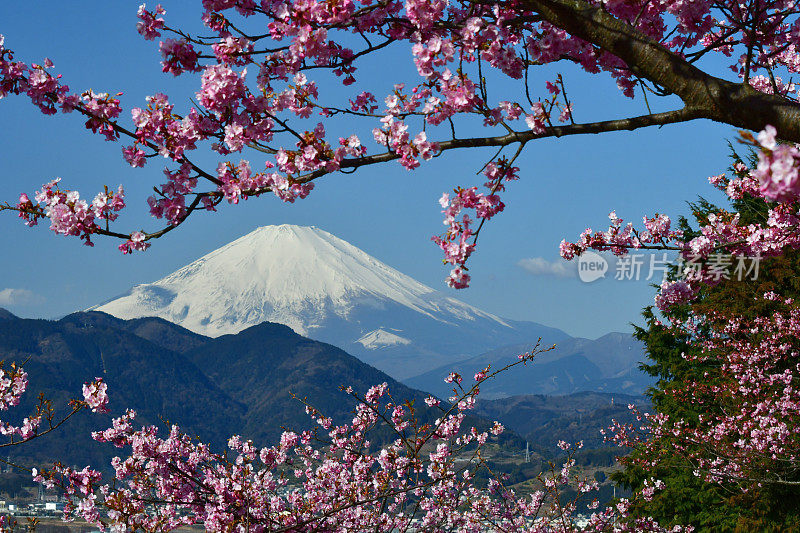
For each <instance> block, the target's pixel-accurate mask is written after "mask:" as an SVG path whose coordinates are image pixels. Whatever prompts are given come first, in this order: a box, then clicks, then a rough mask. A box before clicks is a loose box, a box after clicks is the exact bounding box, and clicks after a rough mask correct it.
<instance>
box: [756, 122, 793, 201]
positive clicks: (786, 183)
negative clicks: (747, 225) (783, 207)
mask: <svg viewBox="0 0 800 533" xmlns="http://www.w3.org/2000/svg"><path fill="white" fill-rule="evenodd" d="M776 134H777V131H776V130H775V128H774V127H772V126H767V127H766V128H765V129H764V131H762V132H761V133H759V134H758V143H759V144H760V145H761V150H760V151H759V153H758V166H757V167H756V170H755V172H753V176H754V177H755V178H756V179H757V180H758V182H759V184H760V187H761V191H760V192H761V195H762V196H763V197H764V198H768V199H770V200H774V201H776V202H792V201H796V200H797V199H798V198H799V197H800V178H798V175H797V170H798V166H799V165H800V150H798V149H797V147H796V146H792V145H789V144H778V142H777V141H776V139H775V135H776Z"/></svg>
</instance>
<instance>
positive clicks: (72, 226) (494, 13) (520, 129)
mask: <svg viewBox="0 0 800 533" xmlns="http://www.w3.org/2000/svg"><path fill="white" fill-rule="evenodd" d="M199 14H200V15H201V16H202V20H203V23H204V25H205V26H206V28H207V30H208V32H210V35H211V36H204V37H200V36H197V35H192V34H189V33H187V32H186V31H184V30H182V29H181V28H179V27H173V26H171V25H170V24H169V22H168V19H169V17H168V14H167V13H166V11H165V10H164V8H162V7H161V6H160V5H157V6H151V7H150V8H148V7H147V6H145V5H142V6H141V7H140V8H139V10H138V13H137V14H136V16H137V22H136V23H137V29H138V31H139V33H140V34H141V35H142V37H143V38H144V39H149V40H159V49H160V51H161V54H162V62H161V68H162V70H163V71H164V72H165V73H170V74H173V75H175V76H179V75H182V76H183V75H196V76H198V77H199V87H198V90H197V92H196V94H195V104H194V105H192V106H185V107H179V106H176V104H174V103H172V102H171V101H170V98H169V96H168V95H165V94H162V93H160V92H158V91H157V90H154V91H153V94H152V95H151V96H150V97H148V98H147V102H146V103H145V105H143V106H142V107H140V108H134V109H131V110H130V111H128V112H125V111H124V110H123V109H122V108H121V107H120V103H119V100H118V99H117V98H116V97H115V96H113V93H114V91H115V90H118V89H120V88H107V90H108V92H95V91H92V90H87V91H83V92H80V91H73V90H71V89H70V87H69V86H68V85H67V84H66V83H65V82H66V80H62V79H61V78H60V77H59V76H58V75H57V74H56V72H57V71H56V70H54V69H55V67H54V66H53V64H52V62H50V61H49V60H46V59H45V60H42V61H40V62H39V63H34V62H25V61H19V60H17V59H16V57H15V54H14V53H13V52H12V50H13V49H14V45H13V43H2V41H0V43H2V44H0V97H4V96H10V95H25V96H27V97H28V98H29V99H30V101H31V103H33V104H34V105H35V106H37V107H38V108H39V109H40V110H41V111H42V112H43V113H45V114H54V113H57V112H59V111H61V112H65V113H70V112H74V113H76V114H78V115H82V116H83V119H82V120H83V121H84V124H85V126H86V127H87V128H89V129H90V130H91V131H93V132H95V133H98V134H100V135H102V136H103V137H104V138H106V139H107V140H109V141H114V142H120V143H121V144H122V155H123V157H124V159H125V161H126V162H127V163H128V164H130V165H131V166H134V167H141V166H144V165H145V163H147V162H148V161H150V160H153V159H154V158H159V157H163V158H165V159H166V161H167V169H166V170H165V171H164V178H163V179H159V180H158V181H159V182H160V181H164V183H161V184H158V183H155V185H156V192H155V194H154V195H153V196H152V197H151V198H149V200H148V204H149V209H150V213H151V214H152V215H153V216H154V217H156V218H158V219H163V221H164V223H165V224H164V226H163V227H161V228H160V229H158V228H156V229H152V230H133V231H131V230H130V229H126V230H123V229H117V228H116V225H114V224H113V222H114V220H115V219H116V218H117V217H118V215H119V211H120V210H121V209H123V208H124V207H125V196H124V190H123V189H122V188H119V189H117V190H111V189H109V188H104V189H103V190H102V191H101V192H100V193H98V194H97V195H96V196H94V199H93V200H91V201H88V200H87V199H81V196H80V194H79V192H78V191H75V190H72V189H70V188H68V185H66V184H65V185H63V186H62V185H60V184H59V183H57V182H48V183H46V184H45V185H43V186H42V187H41V188H40V189H39V190H38V191H37V192H36V194H27V193H23V194H22V195H21V196H20V198H19V200H18V201H17V202H10V203H6V204H3V205H0V209H5V210H11V211H18V212H19V215H20V216H21V217H22V218H23V220H24V221H25V222H26V223H27V224H29V225H34V224H36V223H37V222H38V221H39V220H40V219H42V218H48V219H49V222H50V227H51V229H53V231H55V232H57V233H60V234H64V235H74V236H78V237H79V238H81V239H83V240H84V242H85V243H86V244H91V242H92V237H93V236H95V235H106V236H111V237H116V238H119V239H121V240H122V241H123V242H122V244H121V245H120V249H121V250H122V251H123V252H126V253H129V252H133V251H136V250H143V249H146V248H147V247H148V246H149V245H150V243H151V241H152V240H153V239H155V238H157V237H160V236H162V235H164V234H165V233H167V232H169V231H171V230H172V229H174V228H175V227H176V226H178V225H180V224H181V223H183V222H184V221H185V220H187V218H188V217H189V216H190V215H191V214H192V213H194V212H195V211H198V210H209V211H213V210H215V207H216V206H217V205H218V204H219V203H220V202H223V201H225V202H230V203H238V202H240V201H241V200H243V199H247V198H250V197H254V196H260V195H262V194H266V193H269V192H271V193H273V194H275V195H276V196H278V197H279V198H280V199H281V200H283V201H286V202H293V201H295V200H297V199H301V198H304V197H305V196H307V195H308V194H309V193H310V192H311V190H312V188H313V182H314V180H316V179H318V178H320V177H323V176H326V175H328V174H336V173H341V172H352V171H355V170H357V169H359V168H361V167H366V166H370V165H376V164H378V163H386V162H389V161H393V160H398V161H399V162H400V164H401V165H403V166H404V167H405V168H407V169H414V168H417V167H419V166H420V165H421V163H422V162H424V161H425V160H428V159H430V158H432V157H434V156H438V155H442V154H445V152H450V151H452V150H457V149H465V148H478V147H496V148H497V153H496V155H495V156H494V157H492V158H491V159H490V160H488V161H486V162H485V164H484V165H483V167H482V169H481V171H482V173H483V174H484V175H485V183H484V186H485V187H484V188H483V189H481V188H479V187H478V186H477V185H472V184H466V185H465V186H459V187H457V188H456V189H455V191H454V193H452V194H450V193H446V194H444V195H443V196H442V198H441V204H442V206H443V209H444V213H445V222H446V224H447V227H448V229H447V231H446V232H445V233H444V234H443V235H440V236H437V237H435V238H434V241H435V242H436V243H437V244H438V245H439V246H440V247H441V248H442V250H443V252H444V257H445V261H446V262H448V263H451V264H452V265H453V270H452V272H451V274H450V277H449V280H448V283H449V284H450V285H452V286H455V287H465V286H467V285H468V283H469V274H468V273H467V269H466V265H465V264H466V262H467V260H468V258H469V256H470V255H471V254H472V253H473V251H474V249H475V246H476V239H477V236H478V234H479V232H480V230H481V227H482V225H483V223H484V222H485V221H486V220H488V219H490V218H492V217H493V216H494V215H496V214H497V213H499V212H500V211H502V210H503V208H504V203H503V201H502V200H501V194H502V193H503V192H504V190H505V187H506V185H507V183H508V182H509V181H511V180H515V179H517V177H518V168H517V167H516V166H515V161H516V160H517V158H518V156H519V154H520V153H521V152H522V151H523V149H524V148H525V146H526V145H527V144H528V143H529V142H532V141H535V140H537V139H541V138H545V137H562V136H570V135H580V134H588V133H593V134H598V133H603V132H611V131H618V130H635V129H639V128H644V127H649V126H663V125H666V124H672V123H679V122H688V121H692V120H696V119H710V120H715V121H719V122H723V123H726V124H730V125H733V126H737V127H741V128H746V129H749V130H753V131H760V130H762V129H763V128H764V127H765V126H766V125H767V124H771V125H772V126H774V127H775V128H776V129H777V130H778V131H779V132H780V135H781V137H782V138H784V139H787V140H794V141H798V140H800V126H798V120H797V118H798V110H800V107H798V104H797V102H796V91H795V86H794V84H793V83H792V82H791V76H792V74H793V73H794V72H795V71H796V69H797V68H798V67H797V61H796V57H797V53H796V46H797V41H798V39H799V37H798V35H800V31H798V29H799V28H800V23H799V22H798V17H797V9H796V7H795V3H794V2H791V1H757V2H711V1H700V2H683V1H667V0H661V1H657V2H653V1H638V0H636V1H615V2H589V1H581V0H552V1H511V2H501V3H490V2H474V1H458V2H456V1H453V2H445V1H444V0H437V1H408V2H399V1H385V0H381V1H374V2H364V1H361V2H352V1H350V0H343V1H326V2H305V1H304V2H287V1H283V0H281V1H277V0H276V1H261V2H256V1H254V0H242V1H238V2H236V1H223V0H219V1H210V0H206V1H204V2H202V9H201V10H199ZM250 28H252V29H250ZM397 46H406V47H407V48H408V50H409V52H410V56H411V58H412V59H413V61H414V63H415V65H416V68H417V73H418V77H416V78H411V79H408V80H403V79H397V80H396V82H397V83H396V85H395V86H394V90H393V91H391V93H390V94H374V93H373V92H371V91H370V87H369V85H370V82H371V80H369V79H366V78H365V77H362V76H360V74H359V70H358V68H359V65H360V64H361V63H362V62H363V61H365V60H366V59H367V56H370V55H373V54H377V53H380V51H381V50H383V49H385V48H388V47H397ZM22 53H23V54H24V51H22ZM714 58H717V59H716V60H713V59H714ZM720 58H721V59H722V61H723V62H727V64H728V65H729V66H730V68H731V70H732V72H731V75H730V76H729V78H730V79H726V78H722V77H719V76H718V75H716V74H715V72H716V70H717V67H718V66H719V59H720ZM557 62H570V63H574V64H576V65H578V66H579V67H580V68H582V69H584V70H585V71H587V72H588V73H592V74H597V75H598V76H610V77H612V78H613V79H615V80H616V82H617V84H618V86H619V87H620V90H621V91H622V92H623V94H625V95H626V96H629V97H634V95H635V94H637V93H640V94H641V97H642V98H641V100H642V113H641V114H640V115H637V116H622V117H609V118H608V119H607V120H603V121H599V122H588V123H587V122H580V121H577V120H576V117H575V115H574V113H575V112H576V110H580V108H581V107H582V106H596V105H597V102H588V101H587V102H573V101H571V100H570V99H569V97H568V92H567V87H566V85H565V83H564V81H563V80H562V79H561V78H560V77H559V76H554V77H553V79H550V80H549V81H546V82H545V83H542V82H537V83H534V82H533V81H532V80H533V79H534V78H536V79H539V78H540V76H536V75H537V71H538V70H540V69H541V68H543V67H545V66H547V65H549V64H553V63H557ZM325 71H327V72H330V73H332V74H333V75H334V76H337V77H338V78H339V79H340V80H341V82H342V83H343V84H344V86H345V88H352V94H351V95H350V96H349V97H341V96H334V95H340V94H342V91H341V90H337V91H332V90H331V88H330V87H329V86H328V85H329V84H327V85H326V84H321V83H319V82H318V81H317V80H316V79H315V77H321V75H322V73H324V72H325ZM503 79H506V80H509V82H511V83H514V84H516V86H517V87H518V89H517V90H516V92H511V93H507V92H506V91H505V90H504V92H503V93H502V94H500V93H497V92H496V91H493V90H490V89H491V88H492V87H494V84H498V83H500V82H501V81H502V80H503ZM504 83H505V82H504ZM504 86H505V85H504ZM490 93H491V94H492V95H493V97H490V96H489V94H490ZM494 95H496V96H494ZM671 96H677V100H679V101H680V105H677V106H674V108H669V107H668V106H669V105H671V103H672V102H675V101H677V100H676V99H675V98H668V97H671ZM661 100H663V102H661ZM651 102H654V103H655V102H658V107H659V108H666V109H668V110H667V111H658V112H653V111H651V105H650V103H651ZM332 129H336V130H337V131H338V130H351V131H352V133H351V134H349V135H347V136H342V137H338V138H331V136H330V135H329V134H328V133H327V132H328V131H329V130H332ZM481 130H484V132H483V133H480V132H481ZM476 133H478V134H477V135H476ZM198 149H204V150H208V149H210V150H211V151H213V152H215V153H216V154H217V155H218V165H217V167H216V168H201V167H200V166H199V165H198V164H195V163H194V160H195V158H194V154H193V152H194V151H195V150H198ZM245 152H247V153H248V156H247V157H248V158H247V159H244V158H243V157H244V155H243V154H244V153H245ZM152 164H153V163H151V165H152ZM29 192H30V191H29Z"/></svg>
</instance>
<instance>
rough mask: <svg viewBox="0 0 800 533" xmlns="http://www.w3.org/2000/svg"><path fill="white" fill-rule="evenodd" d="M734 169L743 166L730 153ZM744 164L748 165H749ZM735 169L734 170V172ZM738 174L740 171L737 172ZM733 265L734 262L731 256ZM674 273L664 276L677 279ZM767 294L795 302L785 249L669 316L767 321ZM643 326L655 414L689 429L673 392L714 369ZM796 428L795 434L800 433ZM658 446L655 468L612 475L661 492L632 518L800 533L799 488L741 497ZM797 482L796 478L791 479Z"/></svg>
mask: <svg viewBox="0 0 800 533" xmlns="http://www.w3.org/2000/svg"><path fill="white" fill-rule="evenodd" d="M734 163H742V160H741V159H740V158H739V157H738V156H737V155H736V154H735V153H734ZM749 163H750V164H751V165H752V163H753V161H752V160H750V161H749ZM736 168H737V166H736V165H734V166H733V167H732V169H731V170H732V171H734V172H736V170H734V169H736ZM738 168H739V169H741V168H742V167H741V166H739V167H738ZM690 206H691V208H692V217H693V219H694V221H695V222H696V223H697V224H702V223H705V222H706V220H707V218H708V216H709V215H710V214H711V213H717V212H719V211H720V208H718V207H717V206H715V205H713V204H712V203H711V202H708V201H707V200H705V199H703V198H700V199H699V200H698V201H697V202H695V203H691V204H690ZM767 207H768V206H767V204H766V203H765V202H764V201H763V200H760V199H754V198H752V197H745V198H743V199H741V200H737V201H735V202H733V205H732V209H733V210H734V211H735V212H737V213H739V214H740V216H741V220H742V222H743V223H758V222H762V221H763V219H764V218H765V217H766V213H767ZM679 226H680V228H681V229H682V230H683V231H684V232H686V233H687V234H688V235H690V236H695V235H696V234H697V233H696V230H694V229H693V228H692V225H691V224H690V222H689V221H688V220H687V219H685V218H683V219H681V220H680V221H679ZM732 263H733V264H736V263H735V259H733V258H732ZM677 275H678V272H677V269H673V271H672V272H671V274H670V276H671V277H672V278H673V279H675V278H676V277H677ZM767 291H774V292H776V293H778V294H781V295H783V296H788V297H792V298H795V299H797V298H800V253H798V252H797V251H792V250H787V251H785V253H784V254H783V255H782V256H780V257H774V258H762V259H761V260H760V261H759V263H758V273H757V278H756V279H748V277H743V279H741V280H740V279H736V277H733V278H732V279H729V280H722V281H721V282H720V283H719V284H717V285H715V286H709V287H705V288H703V289H702V291H701V293H700V295H699V298H698V299H697V300H696V302H694V303H692V304H691V305H684V306H679V307H676V308H674V309H672V310H671V311H670V314H671V315H672V316H674V317H676V318H681V319H685V318H688V317H689V316H690V315H692V314H703V313H704V312H706V311H709V310H712V309H717V310H720V309H723V310H725V311H726V312H729V313H732V314H735V315H739V316H742V317H747V318H754V317H757V316H768V315H769V314H770V313H771V312H772V311H773V310H774V305H775V304H774V303H773V302H767V301H764V300H763V299H761V298H759V297H760V296H761V295H763V294H764V293H765V292H767ZM643 318H644V323H645V325H644V326H636V327H635V328H636V329H635V336H636V337H637V338H638V339H639V340H640V341H642V342H643V343H644V344H645V347H646V353H647V355H648V357H649V362H648V363H645V364H643V365H642V369H643V370H644V371H646V372H647V373H648V374H649V375H651V376H653V377H654V378H656V379H657V382H656V384H655V386H654V387H653V388H651V389H650V390H649V392H648V396H649V397H650V399H651V400H652V404H653V409H654V411H655V412H657V413H663V414H666V415H669V416H670V417H675V418H680V419H683V420H685V421H688V422H689V423H691V421H696V420H697V417H698V415H699V414H701V413H700V412H699V411H698V408H697V406H696V404H694V403H693V402H689V401H682V398H681V395H680V394H677V395H676V394H674V393H675V392H676V391H681V390H683V389H682V387H683V386H684V384H685V383H687V382H692V381H697V380H699V379H700V378H702V379H703V380H707V381H712V380H714V379H716V378H717V377H718V373H717V372H716V371H715V368H714V367H713V364H711V363H706V364H699V363H697V362H694V361H687V360H686V358H684V356H683V354H684V353H690V352H692V351H697V350H699V348H698V346H697V345H696V344H693V343H691V342H689V341H690V339H688V338H687V336H686V335H680V334H676V333H675V332H674V331H673V330H671V329H670V328H668V327H666V326H664V325H663V324H662V323H661V321H660V320H659V319H658V317H657V315H656V312H655V311H654V309H653V308H652V307H648V308H646V309H645V310H644V311H643ZM721 407H722V406H720V405H708V404H706V405H704V406H703V412H704V413H705V414H711V413H713V411H714V410H715V409H720V408H721ZM798 430H800V428H798ZM660 444H663V445H662V446H661V447H660V450H661V452H662V456H661V458H660V461H659V463H658V467H657V468H656V469H655V470H649V469H648V470H645V469H644V468H642V467H641V466H638V465H636V464H635V460H636V459H637V454H638V453H640V452H638V451H637V450H634V451H632V453H631V454H630V455H629V456H628V457H626V458H624V459H623V460H622V462H623V465H625V468H624V469H623V470H621V471H618V472H616V473H614V474H613V475H612V479H613V480H614V481H615V482H616V483H617V484H619V485H621V486H623V487H625V488H628V489H630V490H633V491H634V492H636V491H639V490H641V489H642V488H643V486H644V482H645V480H646V479H649V478H655V479H660V480H662V481H663V482H664V483H665V488H664V490H661V491H658V492H657V493H656V494H655V496H654V498H653V499H652V500H651V501H649V502H647V501H639V502H638V503H637V504H636V508H635V509H634V513H633V514H634V515H638V516H642V515H649V516H652V517H653V518H655V519H656V520H657V521H658V522H659V523H660V524H661V525H664V526H672V525H676V524H683V525H693V526H695V527H696V528H698V530H700V531H775V532H777V531H800V486H798V487H791V486H789V487H787V486H785V485H780V486H778V485H765V486H764V487H762V488H761V489H760V490H758V491H751V492H749V493H746V494H743V493H742V492H741V491H740V490H739V488H738V487H736V486H735V484H733V483H730V484H722V483H710V482H706V481H704V480H703V479H702V478H700V477H698V476H696V475H695V474H694V473H693V472H694V466H693V464H692V463H691V461H690V460H688V459H687V458H686V457H684V456H681V455H680V454H678V453H676V452H675V448H674V447H673V446H671V445H670V442H668V441H665V442H663V443H660ZM797 480H798V481H800V473H798V475H797Z"/></svg>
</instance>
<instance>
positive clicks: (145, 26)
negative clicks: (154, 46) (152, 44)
mask: <svg viewBox="0 0 800 533" xmlns="http://www.w3.org/2000/svg"><path fill="white" fill-rule="evenodd" d="M146 8H147V5H146V4H142V5H140V6H139V10H138V11H137V13H136V16H137V17H138V19H139V20H138V21H137V22H136V31H138V32H139V34H140V35H141V36H142V37H144V38H145V39H147V40H148V41H152V40H153V39H155V38H156V37H160V36H161V31H160V30H162V29H163V28H164V18H163V17H160V16H159V15H165V14H166V13H167V12H166V11H165V10H164V8H163V7H161V4H158V5H157V6H156V8H155V9H154V10H153V11H147V9H146Z"/></svg>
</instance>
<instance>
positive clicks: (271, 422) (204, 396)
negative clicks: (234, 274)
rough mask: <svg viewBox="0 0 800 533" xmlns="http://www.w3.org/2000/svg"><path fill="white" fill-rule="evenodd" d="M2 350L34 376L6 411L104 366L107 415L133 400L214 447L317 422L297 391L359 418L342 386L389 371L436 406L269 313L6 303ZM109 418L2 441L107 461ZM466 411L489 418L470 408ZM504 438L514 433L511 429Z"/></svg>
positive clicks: (62, 395) (62, 391)
mask: <svg viewBox="0 0 800 533" xmlns="http://www.w3.org/2000/svg"><path fill="white" fill-rule="evenodd" d="M0 359H2V360H5V361H6V363H7V364H8V363H10V362H11V361H16V362H18V363H21V362H23V361H26V362H25V370H26V371H27V372H28V374H29V378H30V385H29V387H28V391H29V392H28V393H26V394H25V395H24V396H23V400H24V401H23V402H22V404H21V405H20V406H18V407H15V408H13V409H11V410H10V411H8V412H4V413H3V419H4V420H11V421H14V420H19V419H21V417H23V416H28V415H29V414H30V411H31V409H32V408H33V405H34V403H35V401H36V395H37V394H38V393H39V392H42V393H44V394H45V395H46V396H47V397H48V398H49V399H51V400H53V405H54V406H56V407H59V406H64V405H65V404H66V401H67V400H68V399H69V398H75V397H80V394H81V385H82V384H83V383H84V382H86V381H90V380H91V379H93V378H94V377H95V376H100V377H103V378H104V379H105V380H106V381H107V383H108V386H109V396H110V398H111V408H112V414H114V415H119V414H121V413H122V412H123V409H124V408H133V409H135V410H136V411H137V412H138V414H139V416H138V417H137V421H138V422H137V423H138V424H155V425H162V424H163V422H162V421H170V422H173V423H177V424H179V425H180V426H181V427H182V429H184V431H186V432H187V433H189V434H191V435H199V436H200V437H201V438H202V439H203V440H205V441H209V442H211V443H213V444H214V445H215V446H216V449H219V450H221V449H223V446H224V444H225V442H226V441H227V438H228V437H229V436H231V435H233V434H239V435H243V436H244V437H246V438H252V439H254V441H255V442H256V443H258V444H259V445H266V444H269V443H274V442H275V441H276V439H277V437H278V436H279V435H280V433H281V431H282V426H283V427H286V428H287V429H294V430H304V429H309V428H312V427H314V425H315V424H314V422H313V421H312V420H311V419H310V418H309V417H308V416H307V415H306V414H305V409H304V406H303V405H302V404H301V403H300V402H299V401H298V400H297V399H294V398H292V396H291V394H292V393H293V394H295V395H297V396H298V397H300V398H306V399H307V401H308V402H309V403H311V404H312V405H314V406H315V407H317V408H318V409H320V411H321V412H323V413H325V414H326V415H328V416H331V417H332V418H333V419H334V420H335V421H336V422H337V423H342V422H345V421H349V420H350V419H351V418H352V415H351V414H350V410H351V409H352V408H353V406H354V401H352V400H351V398H350V397H349V396H348V395H346V394H345V393H344V392H342V391H341V390H339V387H340V386H352V387H353V388H354V389H355V390H356V391H361V392H362V393H363V392H365V391H366V390H367V388H369V387H370V386H372V385H376V384H380V383H383V382H387V383H388V384H389V390H390V392H391V393H392V395H393V396H394V397H395V398H397V399H398V400H400V399H409V400H415V404H416V405H417V407H418V408H419V409H420V413H421V416H422V418H423V420H429V419H430V420H432V419H433V418H434V417H436V416H437V415H438V411H434V410H432V409H428V408H427V407H426V406H425V404H424V402H422V399H423V398H424V397H425V396H427V394H425V393H423V392H420V391H415V390H411V389H409V388H408V387H406V386H404V385H402V384H400V383H398V382H396V381H394V380H393V379H392V378H390V377H389V376H387V375H386V374H384V373H382V372H380V371H379V370H377V369H375V368H373V367H371V366H369V365H366V364H364V363H362V362H361V361H359V360H358V359H356V358H355V357H352V356H350V355H348V354H347V353H345V352H344V351H342V350H340V349H339V348H336V347H334V346H331V345H328V344H325V343H321V342H318V341H313V340H311V339H307V338H304V337H301V336H299V335H297V334H296V333H294V332H293V331H292V330H291V329H290V328H288V327H286V326H283V325H280V324H272V323H263V324H259V325H256V326H252V327H250V328H248V329H246V330H244V331H242V332H240V333H238V334H236V335H223V336H220V337H218V338H215V339H212V338H209V337H204V336H201V335H197V334H195V333H192V332H191V331H188V330H186V329H184V328H182V327H180V326H177V325H175V324H171V323H169V322H166V321H165V320H162V319H159V318H144V319H136V320H129V321H126V320H121V319H118V318H115V317H112V316H110V315H107V314H105V313H98V312H89V313H75V314H72V315H69V316H67V317H64V318H63V319H61V320H58V321H48V320H29V319H20V318H17V317H15V316H14V315H12V314H11V313H9V312H7V311H5V310H0ZM108 422H109V418H108V416H106V415H96V414H84V415H82V416H79V417H77V418H75V419H73V420H70V421H69V423H68V426H66V427H64V428H59V430H58V431H57V432H56V433H54V434H51V435H47V436H45V437H43V438H42V439H39V440H35V441H32V442H31V443H28V444H26V445H25V446H20V447H12V448H6V450H5V452H6V453H8V454H9V455H11V456H12V457H16V458H23V459H28V460H33V461H52V460H55V459H59V460H61V461H63V462H65V463H67V464H76V465H84V464H87V463H91V464H103V463H105V464H107V460H108V458H110V457H111V456H112V455H116V454H118V453H119V451H118V450H117V449H116V448H114V447H113V446H109V445H104V444H98V443H93V442H92V441H91V440H90V439H89V432H90V431H93V430H97V429H102V428H105V427H108ZM470 422H471V423H475V424H478V425H484V426H486V425H487V424H488V422H487V421H479V420H477V419H476V418H474V417H473V418H471V419H470ZM504 438H505V439H507V441H513V440H514V439H516V440H517V441H519V438H518V437H516V436H514V435H508V436H506V437H504ZM515 446H517V447H519V446H520V442H516V444H515ZM55 450H57V451H55Z"/></svg>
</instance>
